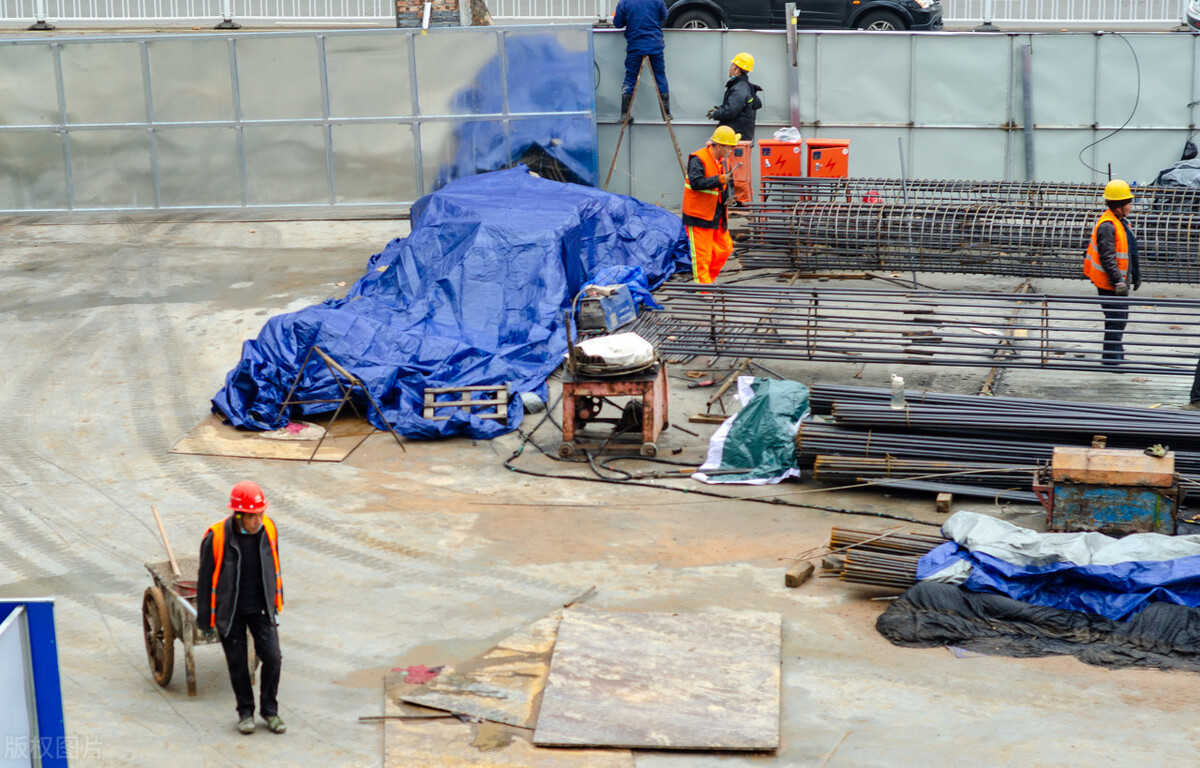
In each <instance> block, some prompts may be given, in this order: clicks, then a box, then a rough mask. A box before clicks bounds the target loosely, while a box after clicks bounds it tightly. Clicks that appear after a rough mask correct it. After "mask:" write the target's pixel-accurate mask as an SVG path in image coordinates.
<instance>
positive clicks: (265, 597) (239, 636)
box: [196, 480, 287, 734]
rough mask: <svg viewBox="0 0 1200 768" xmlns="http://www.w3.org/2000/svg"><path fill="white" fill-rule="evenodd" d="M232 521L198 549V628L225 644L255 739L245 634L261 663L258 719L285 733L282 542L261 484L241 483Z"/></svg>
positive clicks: (241, 715) (243, 717) (240, 707)
mask: <svg viewBox="0 0 1200 768" xmlns="http://www.w3.org/2000/svg"><path fill="white" fill-rule="evenodd" d="M229 508H230V509H231V510H233V514H232V515H230V516H229V517H227V518H225V519H224V520H222V521H221V522H219V523H215V524H214V525H213V526H212V527H211V528H209V529H208V532H207V533H205V534H204V541H203V542H201V544H200V570H199V573H198V574H197V579H196V622H197V625H198V626H199V627H200V629H201V630H202V631H203V632H204V634H205V637H207V638H211V637H212V636H213V635H214V634H219V635H220V637H221V647H222V648H223V649H224V651H225V663H226V664H227V665H228V667H229V680H230V683H232V685H233V693H234V696H236V697H237V713H238V724H237V729H238V731H240V732H241V733H244V734H251V733H254V729H255V724H254V689H253V687H252V686H251V682H250V668H249V664H248V658H247V657H248V653H247V643H246V631H247V630H249V631H250V634H251V636H253V637H254V652H255V654H256V655H257V656H258V658H259V660H260V661H261V662H262V680H261V681H260V683H261V691H260V694H259V696H260V698H259V713H260V714H261V715H262V717H263V719H264V720H265V721H266V723H267V728H268V729H270V730H271V732H273V733H283V732H284V731H285V730H287V726H286V725H284V722H283V720H282V719H281V718H280V717H279V704H278V702H276V700H275V696H276V694H277V692H278V691H279V670H280V666H281V663H282V660H283V656H282V654H281V653H280V650H279V631H278V627H277V625H276V623H275V617H276V615H277V614H278V613H279V611H282V610H283V581H282V579H281V578H280V571H279V536H278V533H277V532H276V529H275V523H274V521H273V520H271V518H269V517H267V516H266V514H265V513H266V511H267V499H266V497H265V496H264V495H263V492H262V489H261V488H259V487H258V484H257V483H253V482H251V481H249V480H243V481H242V482H240V483H238V484H237V485H235V486H233V491H232V492H231V493H230V494H229Z"/></svg>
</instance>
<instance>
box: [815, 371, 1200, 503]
mask: <svg viewBox="0 0 1200 768" xmlns="http://www.w3.org/2000/svg"><path fill="white" fill-rule="evenodd" d="M890 398H891V391H890V390H887V389H876V388H871V387H850V386H836V385H822V384H818V385H815V386H814V387H813V388H812V393H811V399H810V403H811V405H812V408H813V411H814V413H817V414H826V415H828V416H829V417H830V418H832V419H833V421H832V423H830V422H808V423H805V424H803V425H802V426H801V429H800V431H799V433H798V434H797V436H796V443H797V453H798V458H799V461H800V466H802V467H807V466H816V465H821V466H835V467H836V466H837V465H838V460H835V459H833V458H832V457H835V456H840V457H845V463H844V464H843V469H845V468H846V467H853V465H854V463H855V461H864V463H865V466H867V467H870V466H878V465H879V464H880V463H883V464H886V465H887V466H893V465H894V466H897V467H899V468H900V471H901V472H902V473H903V472H911V471H912V469H913V468H914V467H921V466H923V463H927V462H944V463H947V464H949V465H950V466H954V465H959V466H961V467H963V469H962V470H961V471H969V470H970V468H971V467H972V465H973V464H981V465H984V466H985V468H986V469H987V472H986V473H980V474H979V475H977V476H976V475H962V476H961V477H955V478H953V480H954V481H955V482H965V481H967V479H968V477H977V478H979V482H980V483H981V484H984V485H987V486H988V487H991V488H996V489H998V490H1000V489H1011V488H1013V487H1014V484H1013V483H1012V482H1011V479H1012V478H1013V477H1022V476H1023V477H1024V478H1025V481H1024V483H1022V485H1024V486H1025V487H1026V488H1027V487H1028V483H1029V482H1030V480H1031V479H1032V474H1031V473H1029V472H1028V467H1030V466H1031V465H1035V464H1044V463H1047V462H1049V460H1050V458H1051V455H1052V454H1053V451H1054V448H1055V446H1060V445H1076V446H1088V445H1090V444H1091V440H1092V436H1093V435H1094V434H1103V435H1106V436H1107V438H1108V446H1109V447H1112V448H1132V449H1142V448H1146V447H1148V446H1150V445H1153V444H1155V443H1169V444H1170V446H1171V448H1172V450H1174V452H1175V469H1176V471H1177V472H1178V473H1179V474H1180V475H1181V476H1184V477H1186V478H1188V479H1189V480H1200V413H1196V412H1191V411H1181V410H1159V409H1149V408H1134V407H1127V406H1115V405H1106V404H1095V403H1084V402H1071V401H1056V400H1039V399H1034V398H1015V397H978V396H971V395H950V394H942V393H933V392H921V391H916V390H912V391H909V392H906V393H905V398H906V408H904V409H899V410H894V409H892V408H891V407H890V406H889V405H887V402H888V401H889V400H890ZM884 410H886V411H887V412H888V413H883V411H884ZM906 413H911V414H912V415H911V418H906V416H905V414H906ZM839 414H842V415H841V416H839ZM846 414H850V415H846ZM948 457H952V458H948ZM998 465H1000V466H1003V465H1009V466H1010V467H1011V471H1012V474H1011V475H1009V473H1007V472H1001V471H998V470H997V469H996V468H997V466H998ZM949 471H953V470H949ZM900 476H901V477H903V475H900ZM909 477H912V475H909ZM986 478H990V479H986ZM826 479H828V475H826ZM946 479H950V478H946Z"/></svg>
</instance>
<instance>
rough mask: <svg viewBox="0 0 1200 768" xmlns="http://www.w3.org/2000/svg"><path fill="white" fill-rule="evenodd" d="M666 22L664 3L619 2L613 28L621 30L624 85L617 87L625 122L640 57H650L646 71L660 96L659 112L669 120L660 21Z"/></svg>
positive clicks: (658, 0) (655, 0)
mask: <svg viewBox="0 0 1200 768" xmlns="http://www.w3.org/2000/svg"><path fill="white" fill-rule="evenodd" d="M666 20H667V4H666V2H665V0H620V2H618V3H617V12H616V13H614V14H613V26H614V27H617V28H618V29H621V28H624V30H625V83H624V85H622V86H621V120H622V121H625V120H628V119H629V106H630V104H632V103H633V85H634V83H635V82H637V76H638V70H640V69H641V67H642V57H643V56H649V57H650V69H651V70H653V71H654V80H655V82H656V83H657V84H658V92H659V93H660V94H662V100H663V112H664V113H665V117H666V118H667V119H670V117H671V96H670V93H669V88H668V86H667V70H666V64H665V63H664V62H663V47H664V44H663V31H662V25H663V22H664V21H666Z"/></svg>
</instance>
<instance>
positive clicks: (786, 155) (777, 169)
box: [758, 139, 804, 179]
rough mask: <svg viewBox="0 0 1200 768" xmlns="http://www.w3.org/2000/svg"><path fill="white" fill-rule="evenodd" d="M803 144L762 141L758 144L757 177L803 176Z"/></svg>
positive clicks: (799, 142) (800, 142)
mask: <svg viewBox="0 0 1200 768" xmlns="http://www.w3.org/2000/svg"><path fill="white" fill-rule="evenodd" d="M803 175H804V142H803V141H777V140H775V139H763V140H762V141H760V142H758V177H759V178H760V179H765V178H767V177H768V176H803Z"/></svg>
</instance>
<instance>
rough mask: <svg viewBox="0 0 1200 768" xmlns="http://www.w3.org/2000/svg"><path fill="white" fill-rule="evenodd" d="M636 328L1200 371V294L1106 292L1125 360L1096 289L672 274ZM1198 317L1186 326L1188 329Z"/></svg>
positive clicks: (853, 350)
mask: <svg viewBox="0 0 1200 768" xmlns="http://www.w3.org/2000/svg"><path fill="white" fill-rule="evenodd" d="M655 296H656V298H657V299H659V301H661V302H662V303H663V305H664V309H663V310H660V311H655V312H651V313H648V314H646V315H643V318H642V319H640V320H639V322H638V324H637V326H636V327H635V328H634V329H633V330H636V331H637V332H638V333H640V334H642V335H643V336H644V337H646V338H647V339H649V340H650V341H652V342H654V343H655V344H656V345H657V346H658V347H659V349H660V351H662V352H663V353H665V354H668V355H722V356H727V357H753V358H759V359H768V358H770V359H777V360H813V361H830V362H839V361H840V362H852V363H908V364H919V365H953V366H976V367H988V368H991V367H1005V368H1042V369H1048V370H1076V371H1084V370H1092V371H1109V372H1117V373H1150V374H1177V375H1190V374H1191V373H1192V371H1193V370H1194V368H1195V364H1196V359H1197V358H1198V357H1200V300H1197V299H1170V298H1151V297H1147V298H1140V297H1139V298H1137V299H1133V298H1106V299H1104V301H1105V302H1108V303H1110V304H1111V305H1112V306H1114V307H1118V306H1119V307H1121V308H1124V309H1126V310H1127V312H1128V325H1127V326H1126V329H1125V334H1124V343H1125V361H1124V363H1123V364H1121V365H1104V364H1103V362H1102V360H1101V359H1100V353H1101V345H1102V341H1103V331H1104V322H1103V320H1104V318H1103V314H1102V307H1101V304H1100V301H1099V299H1098V297H1096V296H1094V295H1093V296H1052V295H1045V294H1021V295H1014V294H998V293H983V292H978V293H969V292H957V291H955V292H952V291H903V290H880V289H850V288H800V287H778V286H743V285H722V286H701V285H689V284H679V283H675V284H667V285H665V286H663V287H662V288H660V289H659V290H658V291H657V292H656V294H655ZM1185 329H1186V330H1185Z"/></svg>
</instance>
